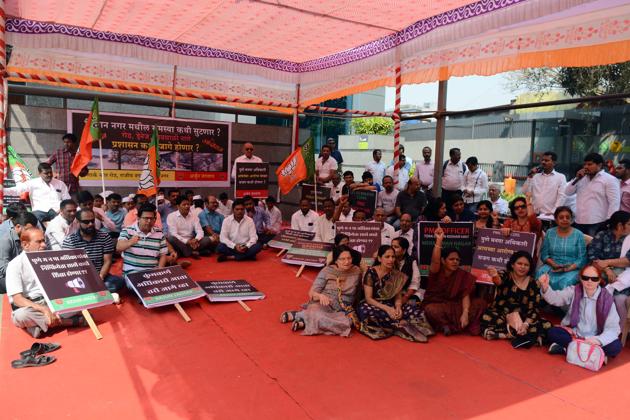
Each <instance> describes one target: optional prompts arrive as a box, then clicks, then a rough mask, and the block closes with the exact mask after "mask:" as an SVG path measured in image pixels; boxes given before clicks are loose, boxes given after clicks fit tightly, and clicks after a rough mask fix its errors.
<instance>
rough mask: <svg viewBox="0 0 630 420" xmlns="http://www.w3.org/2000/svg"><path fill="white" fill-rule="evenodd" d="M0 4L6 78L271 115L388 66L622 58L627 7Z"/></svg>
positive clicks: (450, 1) (530, 1) (431, 77)
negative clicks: (223, 104) (7, 54)
mask: <svg viewBox="0 0 630 420" xmlns="http://www.w3.org/2000/svg"><path fill="white" fill-rule="evenodd" d="M4 3H5V13H6V17H7V19H6V36H5V40H6V43H7V44H10V45H11V46H12V47H13V50H12V54H11V58H10V62H9V63H8V74H9V77H10V80H13V81H21V82H26V81H33V80H35V81H39V82H41V83H46V84H53V85H61V86H74V87H76V86H77V85H80V86H83V87H84V88H88V89H96V90H106V91H123V92H128V91H137V92H146V93H152V94H158V95H169V96H170V95H171V94H173V93H175V95H176V96H181V97H191V96H193V97H194V96H195V95H197V96H198V97H203V98H206V99H216V100H222V99H225V98H240V99H242V100H244V101H249V102H252V103H259V104H267V105H273V106H276V107H281V108H294V107H295V106H296V104H297V103H298V102H299V103H300V104H301V105H308V104H315V103H319V102H321V101H322V100H325V99H329V98H335V97H340V96H343V95H348V94H352V93H356V92H360V91H364V90H368V89H372V88H376V87H379V86H394V84H395V79H394V74H395V72H394V68H395V66H396V64H397V63H399V64H400V66H401V71H402V83H403V84H410V83H424V82H432V81H437V80H446V79H448V78H449V77H451V76H465V75H473V74H476V75H491V74H496V73H499V72H504V71H508V70H515V69H521V68H526V67H541V66H592V65H599V64H609V63H614V62H622V61H626V60H629V59H630V1H629V0H479V1H470V0H416V1H407V0H318V1H310V0H204V1H199V0H135V1H134V0H109V1H107V0H6V1H5V2H4ZM175 66H177V70H176V72H175V71H174V68H175ZM174 76H175V77H174ZM174 78H175V80H173V79H174ZM298 84H299V85H300V96H299V100H298V97H297V93H296V86H297V85H298ZM202 95H205V96H202Z"/></svg>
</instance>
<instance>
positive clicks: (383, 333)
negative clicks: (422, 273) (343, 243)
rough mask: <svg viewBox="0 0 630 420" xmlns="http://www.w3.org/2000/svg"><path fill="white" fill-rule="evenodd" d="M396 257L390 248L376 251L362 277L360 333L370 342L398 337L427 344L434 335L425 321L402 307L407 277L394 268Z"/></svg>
mask: <svg viewBox="0 0 630 420" xmlns="http://www.w3.org/2000/svg"><path fill="white" fill-rule="evenodd" d="M395 266H396V255H395V253H394V250H393V249H392V247H391V246H389V245H382V246H381V247H380V248H379V249H378V253H377V255H376V260H375V261H374V266H372V267H371V268H370V269H368V271H367V272H366V273H365V276H364V277H363V289H364V293H365V300H363V301H362V302H361V304H359V307H358V308H357V313H358V314H359V319H360V321H361V324H360V327H359V331H361V332H362V333H363V334H365V335H367V336H368V337H370V338H371V339H373V340H378V339H382V338H387V337H391V336H392V335H397V336H399V337H401V338H404V339H405V340H409V341H413V342H419V343H426V342H427V341H428V339H427V336H428V335H431V334H433V331H432V330H431V329H430V327H429V326H428V325H427V323H426V321H424V317H423V316H422V312H421V311H420V308H419V306H417V305H410V304H409V303H405V304H403V303H402V301H403V289H404V286H405V283H406V282H407V276H406V275H405V274H403V273H401V272H400V271H398V270H397V269H396V268H395Z"/></svg>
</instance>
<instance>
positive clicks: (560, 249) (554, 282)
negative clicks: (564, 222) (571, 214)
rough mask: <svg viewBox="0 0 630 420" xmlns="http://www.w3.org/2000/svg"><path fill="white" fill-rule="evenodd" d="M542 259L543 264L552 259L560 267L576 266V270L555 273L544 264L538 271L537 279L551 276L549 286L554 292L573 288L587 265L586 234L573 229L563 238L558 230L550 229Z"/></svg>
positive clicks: (543, 247) (541, 254)
mask: <svg viewBox="0 0 630 420" xmlns="http://www.w3.org/2000/svg"><path fill="white" fill-rule="evenodd" d="M540 258H541V260H542V261H543V262H544V261H546V260H547V259H548V258H551V259H552V260H554V261H555V262H556V264H560V265H565V264H576V265H577V269H576V270H572V271H567V272H558V273H554V272H553V271H552V269H551V266H550V265H548V264H544V265H543V266H542V267H540V268H539V269H538V271H536V278H539V277H540V276H542V275H543V274H549V286H551V288H552V289H553V290H562V289H564V288H565V287H569V286H573V285H574V284H576V283H577V282H578V274H579V272H580V269H581V268H582V267H583V266H584V265H585V264H586V242H584V234H583V233H582V232H580V231H579V230H577V229H572V231H571V233H570V234H569V235H568V236H567V237H564V238H563V237H561V236H559V235H558V228H552V229H549V230H548V231H547V234H546V235H545V239H544V240H543V246H542V250H541V252H540Z"/></svg>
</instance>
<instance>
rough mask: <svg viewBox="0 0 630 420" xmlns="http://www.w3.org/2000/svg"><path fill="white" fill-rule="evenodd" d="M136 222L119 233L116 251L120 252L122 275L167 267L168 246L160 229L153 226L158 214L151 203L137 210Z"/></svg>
mask: <svg viewBox="0 0 630 420" xmlns="http://www.w3.org/2000/svg"><path fill="white" fill-rule="evenodd" d="M138 214H139V217H138V220H137V222H135V223H134V224H132V225H131V226H127V227H126V228H124V229H123V230H122V231H121V232H120V236H119V237H118V242H117V243H116V251H118V252H122V258H123V274H125V275H126V274H129V273H135V272H136V271H144V270H150V269H152V268H163V267H166V265H167V254H168V246H167V245H166V239H165V238H164V234H163V233H162V229H160V228H158V227H156V226H155V221H156V219H157V216H158V215H159V213H158V212H157V209H156V208H155V206H154V205H153V204H151V203H145V204H144V205H143V206H142V207H140V209H139V210H138Z"/></svg>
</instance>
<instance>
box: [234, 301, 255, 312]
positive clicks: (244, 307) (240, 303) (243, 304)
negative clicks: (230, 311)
mask: <svg viewBox="0 0 630 420" xmlns="http://www.w3.org/2000/svg"><path fill="white" fill-rule="evenodd" d="M237 302H238V304H239V305H241V306H242V307H243V309H245V310H246V311H247V312H251V311H252V308H250V307H249V306H247V305H246V304H245V302H243V301H242V300H239V301H237Z"/></svg>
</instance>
